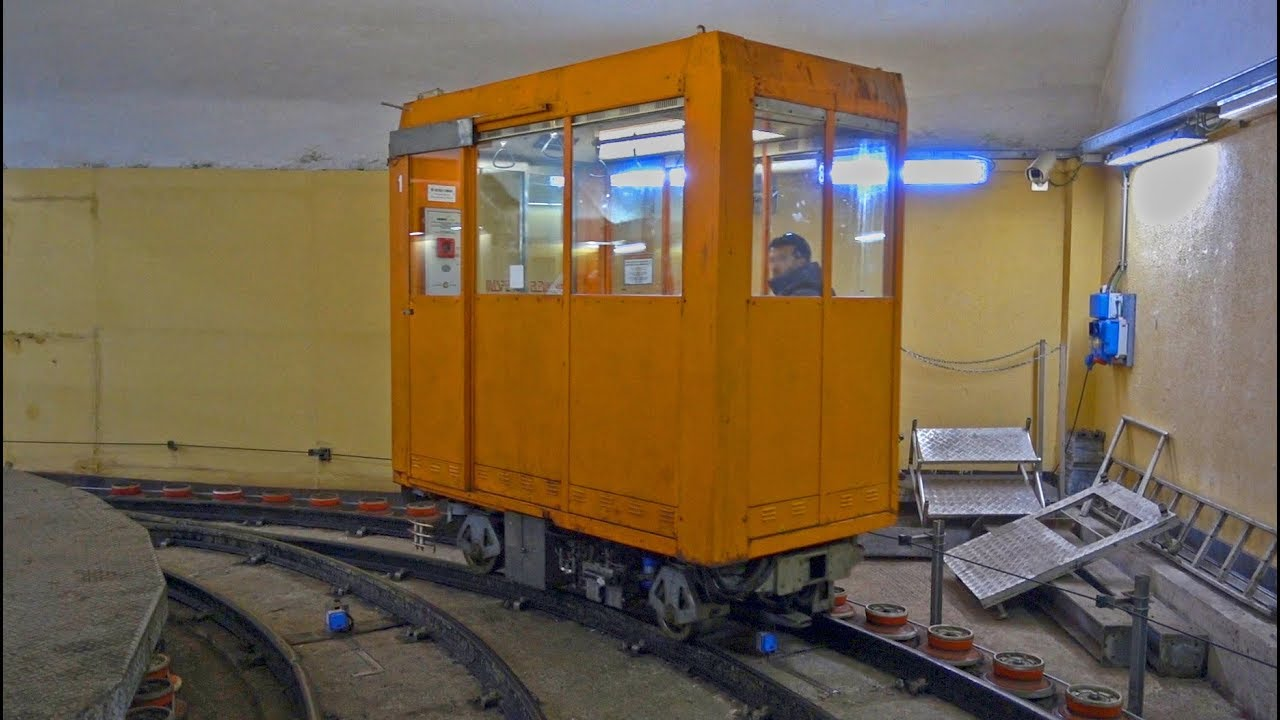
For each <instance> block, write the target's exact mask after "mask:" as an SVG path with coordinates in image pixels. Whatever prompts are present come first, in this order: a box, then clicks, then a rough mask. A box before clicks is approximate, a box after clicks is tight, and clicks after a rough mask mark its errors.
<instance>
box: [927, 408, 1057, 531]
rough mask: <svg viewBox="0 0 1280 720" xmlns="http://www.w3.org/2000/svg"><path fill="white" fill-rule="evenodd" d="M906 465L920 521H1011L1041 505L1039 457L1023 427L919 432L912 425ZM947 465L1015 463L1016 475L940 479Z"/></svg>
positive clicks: (1042, 494) (1042, 498) (1029, 435)
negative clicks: (988, 518) (980, 519)
mask: <svg viewBox="0 0 1280 720" xmlns="http://www.w3.org/2000/svg"><path fill="white" fill-rule="evenodd" d="M910 452H911V459H910V462H909V467H910V472H911V481H912V488H913V490H914V492H915V499H916V511H917V512H918V513H919V515H920V521H921V522H924V523H928V522H929V521H930V520H946V519H953V518H981V517H1012V516H1022V515H1026V514H1028V513H1033V512H1036V511H1037V510H1040V509H1041V508H1043V507H1044V504H1045V501H1044V488H1043V486H1042V485H1041V481H1040V456H1039V454H1037V453H1036V450H1035V448H1034V447H1033V446H1032V444H1031V421H1030V420H1027V424H1026V426H1025V427H984V428H922V427H919V426H918V421H916V420H913V421H912V422H911V450H910ZM946 465H1014V466H1016V467H1017V469H1018V472H1019V473H1020V474H1021V477H1009V476H1005V475H991V474H987V475H981V474H966V475H940V474H936V473H930V470H931V469H937V468H939V467H940V466H946Z"/></svg>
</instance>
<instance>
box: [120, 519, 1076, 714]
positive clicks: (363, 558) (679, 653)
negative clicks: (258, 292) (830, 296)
mask: <svg viewBox="0 0 1280 720" xmlns="http://www.w3.org/2000/svg"><path fill="white" fill-rule="evenodd" d="M112 500H113V504H115V505H116V506H117V507H120V508H121V509H126V508H137V507H142V506H145V507H147V508H148V509H152V510H158V511H162V512H163V511H166V510H168V509H172V510H173V512H174V513H175V514H179V515H182V516H183V517H184V518H191V517H193V516H199V517H200V518H201V519H208V520H218V521H223V522H241V523H246V522H247V523H251V524H257V523H260V522H272V521H271V520H270V519H268V517H267V516H265V515H264V514H263V513H262V512H261V511H260V510H261V508H260V507H256V506H252V505H247V504H244V505H241V504H230V503H200V502H198V501H197V502H194V503H193V502H191V501H180V502H173V501H164V500H153V499H146V500H143V501H139V500H138V499H124V500H122V499H119V498H113V499H112ZM315 516H318V517H319V519H318V520H316V521H314V522H313V521H312V518H313V517H315ZM271 517H279V516H271ZM285 517H286V519H287V520H288V522H282V523H280V524H287V525H293V526H298V527H317V526H319V527H321V528H325V529H331V530H346V531H348V532H351V533H359V532H360V531H362V530H365V531H367V529H368V525H367V524H366V523H365V520H367V518H365V517H363V516H362V515H360V514H356V513H351V512H342V513H333V512H329V513H324V514H323V515H322V514H321V513H320V512H313V511H310V510H300V509H296V508H295V509H292V511H291V512H290V513H289V515H287V516H285ZM139 518H140V519H142V520H144V521H148V520H149V521H151V522H152V523H154V522H155V521H156V518H155V516H151V517H149V518H148V517H146V516H145V515H140V516H139ZM382 520H388V518H385V517H384V518H382ZM401 522H403V523H404V524H405V525H406V526H407V524H408V521H407V520H402V521H401ZM180 525H182V526H185V527H186V529H185V530H181V531H178V532H175V531H174V530H173V528H172V525H170V527H169V529H168V530H167V531H166V534H165V537H166V538H167V539H168V541H169V542H171V543H172V542H177V543H182V544H189V543H204V544H206V545H207V544H209V543H210V542H218V544H221V545H223V546H225V547H226V548H227V549H229V550H231V551H238V552H240V553H241V554H246V553H249V552H250V551H249V550H248V549H246V548H245V547H244V545H243V543H242V542H241V543H237V542H230V543H227V542H221V541H212V540H211V538H214V537H215V536H217V535H218V534H219V533H221V532H229V533H233V534H239V535H255V533H253V532H252V531H249V530H238V529H237V530H234V531H232V530H228V529H225V528H218V527H209V526H205V525H203V523H200V522H187V523H180ZM380 527H382V528H384V529H389V528H390V524H389V523H385V524H383V525H382V526H380ZM378 534H385V535H390V536H392V537H396V536H399V535H400V534H399V533H398V532H381V533H378ZM201 537H203V539H201ZM278 541H279V542H285V543H287V544H289V545H291V546H294V547H297V548H300V549H302V550H306V551H310V552H312V553H315V554H317V555H321V556H325V557H329V558H332V559H336V560H339V561H341V562H342V563H345V564H347V565H350V566H354V567H359V568H363V569H364V570H367V571H374V572H378V573H381V574H384V575H387V576H390V577H392V578H406V577H413V578H418V579H422V580H426V581H428V582H430V583H433V584H439V585H443V586H446V587H450V588H454V589H457V590H463V591H466V592H472V593H479V594H483V595H488V596H490V597H495V598H499V599H501V600H503V601H504V602H505V603H507V604H508V605H509V606H511V607H514V608H529V609H536V610H540V611H542V612H544V613H547V614H549V615H552V616H556V617H561V618H564V619H567V620H570V621H573V622H575V623H578V624H580V625H583V626H586V627H589V628H592V629H595V630H599V631H601V632H605V633H608V634H610V635H613V636H615V637H618V638H621V639H623V640H624V641H625V643H626V645H627V647H629V648H631V649H633V651H634V652H638V653H650V654H653V655H655V656H657V657H659V658H661V659H663V660H664V661H666V662H668V663H670V664H672V665H674V666H676V667H678V668H681V669H684V670H686V671H687V672H689V673H690V674H692V675H694V676H696V677H699V678H701V679H703V680H705V681H707V682H709V683H711V684H713V685H715V686H717V687H719V688H721V689H722V690H724V691H725V692H726V693H728V694H729V695H730V696H732V697H733V698H735V699H737V700H738V701H740V702H742V703H743V704H744V705H746V706H747V707H748V708H750V709H751V710H750V711H749V715H751V716H754V717H760V718H763V717H773V718H823V719H827V718H832V717H834V716H833V715H832V714H831V713H830V712H829V711H827V710H826V709H824V708H823V707H821V706H819V705H818V704H816V703H814V702H813V701H811V700H809V699H807V698H805V697H804V696H803V695H801V694H799V693H798V692H796V691H794V690H792V689H790V688H788V687H786V686H785V685H784V684H783V683H781V682H780V681H779V680H777V679H776V678H774V677H771V676H770V675H769V674H768V673H766V672H763V671H762V670H760V669H758V668H757V667H754V666H752V665H751V664H749V663H747V662H745V661H744V660H742V659H741V658H740V657H739V656H738V655H736V654H735V653H733V652H730V651H728V650H726V649H724V648H723V647H721V646H719V645H717V644H715V642H713V641H701V642H697V643H692V644H691V643H679V642H676V641H673V640H671V639H669V638H667V637H666V636H664V635H663V634H662V633H661V632H659V631H658V630H657V628H655V627H653V626H652V625H650V624H648V623H646V622H643V621H641V620H640V619H638V618H635V617H631V616H628V615H626V614H623V613H620V612H618V611H615V610H612V609H609V608H606V607H603V606H601V605H598V604H596V603H592V602H589V601H587V600H585V599H583V598H578V597H576V596H571V595H567V594H564V593H557V592H545V591H538V590H534V589H532V588H528V587H525V586H522V585H517V584H514V583H511V582H508V581H506V580H504V579H502V578H501V577H499V576H494V575H479V574H476V573H474V572H473V571H471V570H468V569H467V568H465V567H464V566H461V565H458V564H455V563H450V562H445V561H440V560H435V559H432V558H429V557H426V556H423V555H420V554H416V553H404V552H397V551H391V550H386V549H382V548H376V547H370V546H367V545H362V544H359V543H352V542H338V541H336V540H333V539H327V538H315V537H293V536H290V537H286V538H279V539H278ZM161 542H163V540H161ZM236 548H239V550H236ZM797 635H798V636H799V637H801V638H803V639H804V640H805V641H807V642H809V643H814V644H817V645H821V646H823V647H825V648H829V649H831V650H833V651H835V652H838V653H840V654H842V655H845V656H847V657H850V658H852V659H854V660H856V661H858V662H862V663H865V664H867V665H870V666H872V667H875V668H878V669H881V670H884V671H887V672H889V673H891V674H892V675H894V676H896V677H899V678H901V679H903V681H904V684H905V685H906V686H907V687H908V688H910V689H912V690H913V692H915V691H921V690H924V691H927V692H928V693H929V694H932V695H934V696H936V697H938V698H939V699H942V700H945V701H947V702H948V703H950V704H952V705H954V706H956V707H958V708H960V709H963V710H966V711H968V712H970V713H973V714H975V715H977V716H979V717H983V718H1014V719H1021V718H1049V717H1053V716H1054V715H1052V714H1051V713H1049V712H1048V711H1046V710H1045V709H1044V708H1043V707H1041V706H1038V705H1035V704H1033V703H1030V702H1028V701H1025V700H1022V699H1020V698H1017V697H1015V696H1013V695H1012V694H1009V693H1006V692H1004V691H1002V690H1001V689H999V688H996V687H994V686H992V685H991V684H989V683H987V682H985V681H984V680H982V679H981V678H980V677H978V676H975V675H972V674H970V673H968V672H965V671H963V670H959V669H957V668H954V667H952V666H950V665H946V664H945V663H939V662H937V661H936V660H934V659H933V658H931V657H930V656H928V655H927V654H925V653H923V652H921V651H920V650H916V649H914V648H911V647H907V646H905V645H902V644H900V643H896V642H892V641H887V640H885V639H884V638H882V637H879V636H877V635H875V634H874V633H870V632H868V631H867V630H865V629H863V628H861V627H859V626H858V625H857V624H855V623H848V622H844V621H840V620H835V619H833V618H826V617H820V618H815V623H814V626H813V627H811V628H809V629H808V630H805V631H802V632H799V633H797Z"/></svg>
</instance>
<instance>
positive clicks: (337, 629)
mask: <svg viewBox="0 0 1280 720" xmlns="http://www.w3.org/2000/svg"><path fill="white" fill-rule="evenodd" d="M324 621H325V623H324V624H325V628H326V629H328V631H329V632H331V633H344V632H351V627H352V625H353V624H354V623H353V622H352V621H351V613H350V612H349V611H348V610H347V606H346V605H341V604H338V603H334V606H333V607H332V608H331V609H330V610H329V611H328V612H327V613H325V615H324Z"/></svg>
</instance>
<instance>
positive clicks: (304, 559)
mask: <svg viewBox="0 0 1280 720" xmlns="http://www.w3.org/2000/svg"><path fill="white" fill-rule="evenodd" d="M130 517H132V518H133V519H134V520H136V521H138V522H139V523H140V524H142V526H143V527H145V528H146V529H147V531H148V532H150V533H151V537H152V541H153V542H158V543H159V544H162V545H164V544H173V545H181V546H184V547H192V548H199V549H202V550H214V551H217V552H227V553H233V554H237V555H244V556H247V557H250V558H254V559H255V560H256V561H261V562H270V563H272V564H275V565H279V566H281V567H283V568H287V569H289V570H293V571H294V572H298V573H301V574H303V575H308V576H310V577H313V578H315V579H317V580H321V581H324V582H326V583H329V584H330V585H334V586H336V587H341V588H344V589H346V590H347V591H349V592H351V593H352V594H354V595H356V596H357V597H359V598H361V599H362V600H364V601H366V602H368V603H370V604H371V605H374V606H376V607H378V608H380V609H382V610H384V611H386V612H387V613H389V614H391V615H393V616H395V617H398V618H401V619H402V620H405V621H406V622H408V623H410V624H411V625H413V626H415V627H418V628H422V629H425V630H426V632H427V634H429V635H430V637H431V638H432V639H433V640H434V641H436V642H437V643H439V644H440V645H441V646H442V647H443V648H444V649H445V651H446V652H447V653H448V654H449V655H450V656H451V657H453V659H454V660H456V661H457V662H458V663H460V664H461V665H463V666H464V667H466V668H467V670H468V671H470V673H471V674H472V676H474V677H475V678H476V679H477V680H478V681H479V682H480V685H481V688H482V691H481V696H482V697H486V696H492V695H493V694H495V693H496V695H497V697H498V705H499V706H500V707H501V709H502V714H503V717H505V718H508V720H543V719H544V718H545V717H546V716H545V714H544V713H543V712H542V707H541V705H540V704H539V702H538V699H537V698H536V697H534V695H533V693H532V692H530V691H529V689H528V688H527V687H525V685H524V683H523V682H521V681H520V679H519V678H518V677H517V676H516V674H515V672H513V671H512V670H511V667H510V666H508V665H507V663H506V661H504V660H503V659H502V658H501V657H500V656H499V655H498V654H497V653H496V652H494V650H493V649H492V648H490V647H489V646H488V645H487V644H485V642H484V641H483V640H481V639H480V638H479V637H478V636H477V635H476V634H475V633H473V632H472V631H471V630H470V629H469V628H468V627H467V626H466V625H464V624H462V623H461V622H459V621H458V620H457V619H455V618H454V617H453V616H451V615H449V614H448V613H446V612H444V611H443V610H441V609H440V608H438V607H436V606H435V605H433V604H431V603H430V602H427V601H426V600H425V599H423V598H421V597H418V596H417V595H414V594H413V593H411V592H409V591H407V590H404V589H402V588H400V587H397V586H396V585H395V583H393V582H391V581H389V580H386V579H384V578H380V577H378V576H376V575H372V574H370V573H367V572H364V571H363V570H360V569H358V568H355V567H352V566H351V565H349V564H347V563H344V562H339V561H336V560H334V559H333V558H329V557H325V556H324V555H321V554H318V553H315V552H311V551H310V550H307V549H306V548H303V547H299V546H297V545H294V544H291V543H287V542H281V541H279V540H273V539H271V538H267V537H265V536H262V535H258V534H255V533H251V532H244V531H240V530H231V529H227V528H222V527H215V526H211V525H205V524H202V523H197V522H188V521H181V520H170V519H168V518H163V517H157V516H155V515H146V514H142V513H130Z"/></svg>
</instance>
